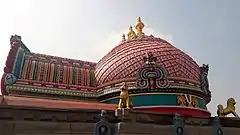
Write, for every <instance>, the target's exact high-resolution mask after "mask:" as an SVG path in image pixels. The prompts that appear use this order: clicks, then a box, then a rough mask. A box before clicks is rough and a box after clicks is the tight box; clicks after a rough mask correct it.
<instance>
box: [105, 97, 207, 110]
mask: <svg viewBox="0 0 240 135" xmlns="http://www.w3.org/2000/svg"><path fill="white" fill-rule="evenodd" d="M196 98H197V100H198V106H197V107H198V108H201V109H204V110H207V107H206V102H205V101H204V99H202V98H199V97H196ZM131 101H132V103H133V105H134V106H135V107H141V106H179V105H178V104H177V95H175V94H148V95H133V96H131ZM102 102H103V103H107V104H118V102H119V98H118V97H117V98H112V99H109V100H104V101H102Z"/></svg>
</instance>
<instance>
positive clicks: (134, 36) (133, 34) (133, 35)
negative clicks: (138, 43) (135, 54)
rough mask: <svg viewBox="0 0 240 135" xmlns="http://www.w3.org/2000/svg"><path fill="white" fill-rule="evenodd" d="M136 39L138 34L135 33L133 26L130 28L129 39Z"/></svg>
mask: <svg viewBox="0 0 240 135" xmlns="http://www.w3.org/2000/svg"><path fill="white" fill-rule="evenodd" d="M134 38H136V33H135V32H134V31H133V29H132V26H130V27H129V32H128V39H134Z"/></svg>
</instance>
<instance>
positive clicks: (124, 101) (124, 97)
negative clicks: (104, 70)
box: [118, 82, 133, 109]
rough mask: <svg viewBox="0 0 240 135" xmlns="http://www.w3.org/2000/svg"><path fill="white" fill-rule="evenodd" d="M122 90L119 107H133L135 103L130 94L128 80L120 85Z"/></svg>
mask: <svg viewBox="0 0 240 135" xmlns="http://www.w3.org/2000/svg"><path fill="white" fill-rule="evenodd" d="M120 90H121V93H120V100H119V104H118V109H123V108H126V109H131V108H132V107H133V105H132V102H131V100H130V97H129V94H128V86H127V83H126V82H124V83H123V85H122V86H121V87H120Z"/></svg>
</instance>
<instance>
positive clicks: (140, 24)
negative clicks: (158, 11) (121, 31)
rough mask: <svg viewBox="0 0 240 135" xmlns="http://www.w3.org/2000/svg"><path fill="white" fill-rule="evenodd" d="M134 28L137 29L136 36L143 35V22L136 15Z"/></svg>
mask: <svg viewBox="0 0 240 135" xmlns="http://www.w3.org/2000/svg"><path fill="white" fill-rule="evenodd" d="M135 28H136V30H137V35H138V36H142V35H144V33H143V32H142V30H143V28H144V23H143V22H142V21H141V18H140V17H138V18H137V23H136V25H135Z"/></svg>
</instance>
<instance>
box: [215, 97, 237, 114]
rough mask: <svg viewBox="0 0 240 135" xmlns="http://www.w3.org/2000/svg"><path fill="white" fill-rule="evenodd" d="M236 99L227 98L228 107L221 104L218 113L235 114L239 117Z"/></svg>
mask: <svg viewBox="0 0 240 135" xmlns="http://www.w3.org/2000/svg"><path fill="white" fill-rule="evenodd" d="M235 105H236V101H235V99H234V98H229V99H228V100H227V107H226V108H223V105H221V104H219V105H218V106H217V107H218V110H217V114H218V116H219V117H225V116H227V115H228V114H233V115H234V116H235V117H237V118H239V116H238V114H237V113H236V111H235Z"/></svg>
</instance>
